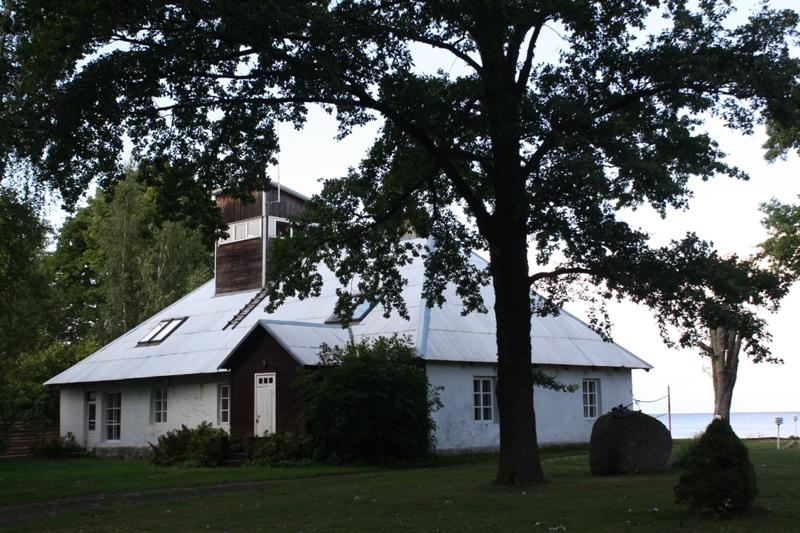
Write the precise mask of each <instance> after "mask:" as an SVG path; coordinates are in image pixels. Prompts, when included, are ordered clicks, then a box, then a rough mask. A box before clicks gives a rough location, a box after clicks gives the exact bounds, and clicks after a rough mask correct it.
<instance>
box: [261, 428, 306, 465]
mask: <svg viewBox="0 0 800 533" xmlns="http://www.w3.org/2000/svg"><path fill="white" fill-rule="evenodd" d="M311 462H312V461H311V458H310V457H309V453H308V452H307V451H306V445H305V441H304V439H303V437H302V436H301V435H295V434H294V433H292V432H291V431H287V432H285V433H271V434H269V435H267V436H266V437H263V438H259V439H256V440H254V441H253V444H252V445H251V448H250V454H249V457H248V460H247V464H248V465H250V466H303V465H308V464H311Z"/></svg>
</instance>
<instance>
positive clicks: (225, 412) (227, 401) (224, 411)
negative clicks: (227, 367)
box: [219, 385, 231, 424]
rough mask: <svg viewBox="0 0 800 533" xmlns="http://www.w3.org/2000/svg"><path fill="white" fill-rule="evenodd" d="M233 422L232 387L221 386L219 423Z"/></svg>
mask: <svg viewBox="0 0 800 533" xmlns="http://www.w3.org/2000/svg"><path fill="white" fill-rule="evenodd" d="M230 421H231V387H230V385H220V386H219V423H220V424H228V423H229V422H230Z"/></svg>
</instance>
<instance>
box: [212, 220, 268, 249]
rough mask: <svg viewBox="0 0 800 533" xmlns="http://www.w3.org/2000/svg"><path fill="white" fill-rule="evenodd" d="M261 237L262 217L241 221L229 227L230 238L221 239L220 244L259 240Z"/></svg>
mask: <svg viewBox="0 0 800 533" xmlns="http://www.w3.org/2000/svg"><path fill="white" fill-rule="evenodd" d="M259 237H261V217H258V218H250V219H247V220H240V221H239V222H233V223H231V224H229V225H228V238H227V239H220V240H219V243H220V244H228V243H231V242H237V241H243V240H246V239H257V238H259Z"/></svg>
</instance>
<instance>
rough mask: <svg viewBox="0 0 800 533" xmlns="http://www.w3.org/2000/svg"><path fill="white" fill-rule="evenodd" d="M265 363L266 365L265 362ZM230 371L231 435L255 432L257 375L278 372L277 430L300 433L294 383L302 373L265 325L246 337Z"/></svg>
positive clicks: (232, 360)
mask: <svg viewBox="0 0 800 533" xmlns="http://www.w3.org/2000/svg"><path fill="white" fill-rule="evenodd" d="M265 362H266V365H265ZM225 366H227V367H228V368H229V369H230V371H231V422H230V423H231V426H230V431H231V434H232V435H235V436H238V437H247V436H252V435H254V434H255V387H254V383H255V379H256V378H255V377H256V375H257V374H265V373H269V374H273V373H274V374H275V404H276V405H275V432H276V433H284V432H286V431H291V432H293V433H295V434H296V433H299V431H300V424H299V422H298V416H299V414H300V411H299V402H298V400H297V395H296V394H295V392H294V389H292V387H291V385H292V383H294V381H295V380H296V379H297V377H298V376H299V370H300V366H299V365H298V363H297V361H296V360H295V359H294V358H293V357H292V356H291V355H289V353H288V352H287V351H286V350H285V349H284V348H283V347H282V346H281V345H280V344H279V343H278V341H276V340H275V339H274V338H273V337H272V336H271V335H270V334H269V333H267V332H266V331H265V330H264V329H262V328H257V330H256V331H254V332H253V334H252V335H250V336H249V337H248V338H247V340H245V341H244V342H243V343H242V345H241V346H239V348H238V349H237V350H236V351H235V352H234V353H233V355H232V356H231V358H230V359H229V361H228V363H227V364H226V365H225Z"/></svg>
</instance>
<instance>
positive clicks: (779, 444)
mask: <svg viewBox="0 0 800 533" xmlns="http://www.w3.org/2000/svg"><path fill="white" fill-rule="evenodd" d="M775 424H777V425H778V449H779V450H780V449H781V424H783V418H781V417H779V416H778V417H775Z"/></svg>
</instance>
